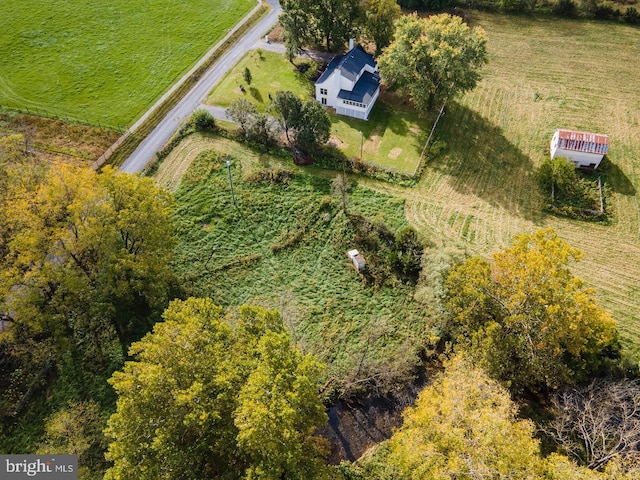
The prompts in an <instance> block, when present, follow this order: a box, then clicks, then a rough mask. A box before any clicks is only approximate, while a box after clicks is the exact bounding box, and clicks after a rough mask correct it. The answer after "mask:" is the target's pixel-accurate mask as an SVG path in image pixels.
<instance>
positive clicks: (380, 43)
mask: <svg viewBox="0 0 640 480" xmlns="http://www.w3.org/2000/svg"><path fill="white" fill-rule="evenodd" d="M364 12H365V16H364V26H365V28H364V29H365V32H366V33H367V35H368V36H369V37H371V38H372V39H373V42H374V43H375V44H376V56H378V55H380V54H381V53H382V50H384V49H385V48H387V47H388V46H389V44H390V43H391V40H393V34H394V32H395V25H394V24H395V21H396V20H397V19H398V18H400V13H401V10H400V5H398V3H397V2H396V0H365V2H364Z"/></svg>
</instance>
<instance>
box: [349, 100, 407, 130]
mask: <svg viewBox="0 0 640 480" xmlns="http://www.w3.org/2000/svg"><path fill="white" fill-rule="evenodd" d="M340 120H341V121H343V122H344V123H346V124H347V125H348V126H349V127H350V128H353V129H354V130H359V131H361V132H362V134H363V135H364V137H365V138H369V137H371V136H373V135H377V134H380V133H381V132H385V131H386V130H390V131H392V132H393V133H395V134H397V135H399V136H406V135H408V134H409V121H408V120H406V119H405V118H404V117H403V116H402V115H398V114H397V113H394V112H393V111H392V110H391V107H390V106H389V105H387V104H386V103H384V102H381V101H378V102H376V104H375V105H374V106H373V108H372V109H371V114H370V115H369V120H360V119H358V118H353V117H347V116H345V115H340Z"/></svg>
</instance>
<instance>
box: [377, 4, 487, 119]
mask: <svg viewBox="0 0 640 480" xmlns="http://www.w3.org/2000/svg"><path fill="white" fill-rule="evenodd" d="M486 43H487V40H486V36H485V34H484V31H483V30H482V29H481V28H479V27H476V28H473V29H472V28H469V27H468V26H467V25H466V24H465V23H464V22H463V21H462V19H461V18H460V17H457V16H451V15H448V14H441V15H435V16H432V17H428V18H420V17H418V16H417V15H416V14H412V15H407V16H404V17H402V18H400V20H399V21H398V22H397V24H396V34H395V39H394V41H393V42H392V43H391V45H390V46H389V47H388V48H387V49H386V50H385V51H384V52H383V54H382V55H381V56H380V58H379V59H378V67H379V69H380V75H381V76H382V78H383V80H384V81H385V82H386V83H388V84H389V85H392V86H395V87H396V88H398V90H399V91H400V92H402V93H404V94H406V95H408V96H409V97H410V98H411V100H412V101H413V103H414V104H415V105H416V106H417V107H418V108H419V109H420V110H423V111H424V110H427V109H429V108H431V107H432V106H433V105H435V104H436V103H442V102H444V101H446V100H447V99H449V98H452V97H453V96H455V95H456V94H458V93H464V92H467V91H469V90H472V89H473V88H475V86H476V84H477V83H478V80H479V79H480V73H479V70H480V67H482V65H484V64H485V63H487V49H486Z"/></svg>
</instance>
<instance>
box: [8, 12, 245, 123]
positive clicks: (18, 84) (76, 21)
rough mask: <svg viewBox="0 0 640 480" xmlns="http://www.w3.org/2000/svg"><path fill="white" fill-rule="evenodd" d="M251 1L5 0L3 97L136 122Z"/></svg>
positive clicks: (71, 113) (65, 112)
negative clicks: (56, 0) (53, 0)
mask: <svg viewBox="0 0 640 480" xmlns="http://www.w3.org/2000/svg"><path fill="white" fill-rule="evenodd" d="M255 4H256V3H255V1H253V0H233V1H224V0H192V1H190V2H174V1H171V0H150V1H148V2H131V1H125V0H112V1H109V2H104V1H98V0H68V1H65V2H50V1H46V0H26V1H25V0H4V1H3V2H0V58H1V59H2V68H0V105H3V106H9V107H12V108H22V109H24V108H26V107H28V108H29V109H30V110H34V109H35V108H38V109H40V110H46V111H47V112H49V113H50V114H56V115H59V116H68V117H70V118H71V119H73V118H76V119H80V120H82V121H84V120H85V119H87V120H89V121H90V122H92V123H97V122H101V124H103V125H105V124H106V125H111V126H117V125H130V124H132V123H133V122H134V121H135V119H137V118H138V117H139V116H140V115H141V114H142V113H144V111H146V110H147V109H148V108H149V107H150V106H151V105H152V104H153V102H154V101H155V100H157V98H158V97H159V96H160V95H162V93H164V92H165V91H166V90H167V89H168V88H169V87H170V86H171V85H172V84H173V83H174V82H175V81H176V80H178V78H180V76H181V75H183V74H184V73H185V72H186V71H187V70H188V69H189V68H191V66H193V65H194V64H195V63H196V61H197V60H198V59H199V58H200V57H202V55H203V54H204V53H205V52H206V51H207V50H208V49H209V48H211V47H212V46H213V45H214V44H215V43H217V41H218V40H220V39H221V38H222V37H223V36H224V35H225V34H226V33H227V31H228V30H230V29H231V28H232V27H233V26H234V25H235V24H236V23H237V22H238V21H239V20H240V19H241V18H242V17H243V16H244V15H246V14H247V13H248V12H249V11H250V10H251V8H253V7H254V6H255Z"/></svg>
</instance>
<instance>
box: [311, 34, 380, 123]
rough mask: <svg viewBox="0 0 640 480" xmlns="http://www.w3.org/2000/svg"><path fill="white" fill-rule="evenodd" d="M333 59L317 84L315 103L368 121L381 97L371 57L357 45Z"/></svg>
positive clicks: (350, 44)
mask: <svg viewBox="0 0 640 480" xmlns="http://www.w3.org/2000/svg"><path fill="white" fill-rule="evenodd" d="M349 46H350V47H351V49H350V50H349V51H348V52H347V53H346V54H345V55H337V56H335V57H333V59H332V60H331V62H329V65H328V66H327V69H326V70H325V71H324V73H323V74H322V75H321V76H320V78H319V79H318V81H317V82H316V100H318V101H319V102H320V103H321V104H322V105H328V106H330V107H333V108H335V109H336V113H338V114H340V115H346V116H349V117H355V118H360V119H363V120H367V119H368V118H369V113H371V109H372V108H373V105H374V104H375V103H376V99H377V98H378V94H379V93H380V76H379V75H378V66H377V65H376V61H375V60H374V58H373V56H371V55H369V54H368V53H367V52H365V51H364V50H363V48H362V47H361V46H360V45H358V46H356V47H353V41H350V42H349Z"/></svg>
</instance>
